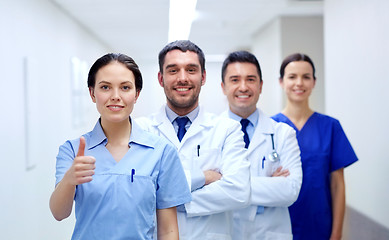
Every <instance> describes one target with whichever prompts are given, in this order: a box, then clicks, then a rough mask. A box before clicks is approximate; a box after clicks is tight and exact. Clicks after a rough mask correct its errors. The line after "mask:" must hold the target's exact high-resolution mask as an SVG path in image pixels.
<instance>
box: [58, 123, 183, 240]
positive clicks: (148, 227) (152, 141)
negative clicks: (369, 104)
mask: <svg viewBox="0 0 389 240" xmlns="http://www.w3.org/2000/svg"><path fill="white" fill-rule="evenodd" d="M84 137H85V140H86V149H85V155H88V156H94V157H95V158H96V169H95V175H93V180H92V181H91V182H89V183H84V184H80V185H78V186H77V187H76V195H75V202H76V204H75V214H76V226H75V229H74V232H73V236H72V239H152V238H153V232H154V226H155V222H154V220H155V213H156V209H164V208H170V207H174V206H178V205H181V204H184V203H187V202H190V201H191V194H190V189H189V186H188V183H187V181H186V177H185V174H184V171H183V168H182V165H181V162H180V159H179V157H178V154H177V150H176V148H175V147H174V146H173V145H171V144H170V143H169V142H168V141H167V140H165V139H164V138H161V137H159V136H157V135H154V134H152V133H148V132H146V131H143V130H142V129H141V128H140V127H139V126H138V125H137V124H136V123H134V122H133V123H132V130H131V136H130V141H129V146H130V148H129V150H128V152H127V153H126V155H125V156H124V157H123V159H121V160H120V161H119V162H116V161H115V159H114V158H113V157H112V155H111V154H110V152H109V151H108V150H107V148H106V147H105V145H106V144H107V138H106V136H105V134H104V132H103V129H102V127H101V125H100V121H98V122H97V123H96V125H95V128H94V129H93V130H92V131H91V132H89V133H87V134H85V135H84ZM79 141H80V140H79V139H75V140H71V141H67V142H65V144H63V145H62V146H60V148H59V153H58V156H57V165H56V170H57V171H56V183H58V182H60V181H61V179H62V178H63V176H64V174H65V173H66V171H67V170H68V169H69V168H70V166H71V165H72V162H73V159H74V158H75V156H76V154H77V151H78V146H79Z"/></svg>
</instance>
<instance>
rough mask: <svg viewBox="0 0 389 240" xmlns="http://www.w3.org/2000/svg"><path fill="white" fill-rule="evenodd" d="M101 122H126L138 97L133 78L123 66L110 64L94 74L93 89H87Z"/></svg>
mask: <svg viewBox="0 0 389 240" xmlns="http://www.w3.org/2000/svg"><path fill="white" fill-rule="evenodd" d="M89 92H90V95H91V97H92V101H93V102H94V103H96V107H97V110H98V111H99V113H100V115H101V120H102V121H108V122H122V121H128V120H129V116H130V114H131V112H132V110H133V108H134V104H135V102H136V100H137V98H138V96H139V92H137V91H136V88H135V77H134V74H133V73H132V71H130V70H129V69H128V68H127V67H126V66H125V65H123V64H122V63H119V62H116V61H114V62H111V63H109V64H108V65H105V66H104V67H102V68H100V69H99V70H98V72H97V74H96V82H95V86H94V88H90V89H89Z"/></svg>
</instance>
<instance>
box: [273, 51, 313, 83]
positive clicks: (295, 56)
mask: <svg viewBox="0 0 389 240" xmlns="http://www.w3.org/2000/svg"><path fill="white" fill-rule="evenodd" d="M297 61H304V62H308V63H309V64H311V66H312V70H313V79H315V80H316V76H315V65H314V64H313V61H312V59H311V58H310V57H309V56H308V55H306V54H303V53H294V54H291V55H289V56H287V57H286V58H285V59H284V61H282V63H281V67H280V79H283V78H284V75H285V68H286V66H287V65H288V64H289V63H291V62H297Z"/></svg>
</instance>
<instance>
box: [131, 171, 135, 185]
mask: <svg viewBox="0 0 389 240" xmlns="http://www.w3.org/2000/svg"><path fill="white" fill-rule="evenodd" d="M134 175H135V169H132V170H131V182H134Z"/></svg>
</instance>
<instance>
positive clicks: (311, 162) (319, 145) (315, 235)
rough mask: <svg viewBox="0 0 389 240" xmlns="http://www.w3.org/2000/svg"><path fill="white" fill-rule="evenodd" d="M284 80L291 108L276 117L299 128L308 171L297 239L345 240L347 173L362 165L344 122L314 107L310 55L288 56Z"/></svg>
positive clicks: (296, 213)
mask: <svg viewBox="0 0 389 240" xmlns="http://www.w3.org/2000/svg"><path fill="white" fill-rule="evenodd" d="M279 80H280V85H281V87H282V88H283V90H284V91H285V93H286V96H287V104H286V107H285V108H284V109H283V110H282V112H281V113H279V114H277V115H275V116H273V119H274V120H276V121H278V122H285V123H287V124H289V125H290V126H291V127H293V128H294V129H295V130H296V134H297V140H298V143H299V147H300V151H301V162H302V168H303V183H302V187H301V190H300V194H299V197H298V199H297V201H296V202H295V203H294V204H293V205H292V206H290V207H289V212H290V217H291V221H292V232H293V239H299V240H300V239H309V240H312V239H315V240H320V239H323V240H324V239H325V240H328V239H331V240H338V239H341V237H342V227H343V218H344V211H345V183H344V176H343V169H344V168H345V167H347V166H349V165H351V164H352V163H354V162H355V161H357V160H358V159H357V156H356V155H355V153H354V150H353V148H352V147H351V144H350V142H349V141H348V139H347V137H346V135H345V133H344V131H343V129H342V127H341V125H340V123H339V121H338V120H336V119H334V118H332V117H330V116H327V115H324V114H320V113H318V112H315V111H314V110H312V109H311V108H310V107H309V96H310V95H311V92H312V90H313V88H314V86H315V83H316V77H315V67H314V64H313V62H312V60H311V59H310V58H309V57H308V56H307V55H304V54H299V53H296V54H292V55H290V56H288V57H286V58H285V59H284V61H283V62H282V64H281V69H280V79H279Z"/></svg>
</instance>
